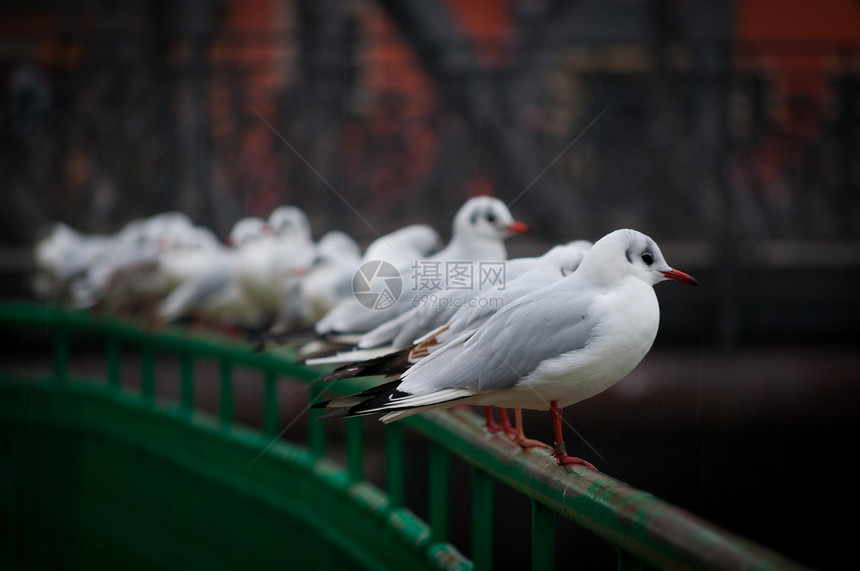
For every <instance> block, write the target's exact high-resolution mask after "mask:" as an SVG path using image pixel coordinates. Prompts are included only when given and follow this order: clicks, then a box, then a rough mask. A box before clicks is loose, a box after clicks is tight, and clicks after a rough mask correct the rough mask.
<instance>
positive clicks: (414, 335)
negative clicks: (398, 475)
mask: <svg viewBox="0 0 860 571" xmlns="http://www.w3.org/2000/svg"><path fill="white" fill-rule="evenodd" d="M590 247H591V242H588V241H586V240H577V241H575V242H571V243H569V244H564V245H559V246H554V247H553V248H550V250H548V251H547V252H546V253H544V254H543V255H542V256H537V257H531V258H516V259H513V260H509V261H507V262H505V277H504V283H502V284H497V285H495V286H494V285H488V286H487V287H485V288H484V290H483V291H481V290H479V291H471V290H458V292H456V293H459V292H467V294H468V297H466V294H464V296H463V298H462V300H461V301H462V303H461V304H453V303H452V304H450V305H449V306H448V307H446V308H439V307H437V306H435V305H433V304H429V303H428V304H423V305H419V306H418V307H416V308H413V309H411V310H409V311H407V312H405V313H403V314H401V315H400V316H398V317H396V318H394V319H392V320H390V321H387V322H385V323H383V324H382V325H380V326H379V327H377V328H375V329H373V330H371V331H369V332H368V333H366V334H365V335H363V336H362V337H361V340H360V341H359V343H358V345H357V347H356V348H355V349H354V350H352V351H343V352H340V353H336V354H334V355H330V356H321V357H317V358H312V359H308V360H307V361H306V364H308V365H330V364H337V363H341V364H343V363H346V364H347V365H345V366H343V367H340V368H338V369H336V370H335V371H334V373H337V372H340V371H343V370H355V369H359V370H360V369H361V365H362V363H361V362H360V361H368V360H372V363H371V365H372V366H371V369H372V370H373V371H374V372H372V373H364V374H354V375H350V376H366V375H378V374H383V373H388V374H390V373H391V372H397V373H400V372H402V370H397V371H390V370H389V371H382V370H380V367H379V366H380V364H383V363H384V362H385V360H386V359H385V358H386V357H387V358H389V359H388V360H390V361H400V362H401V363H402V359H401V358H400V357H402V355H403V353H404V350H405V353H407V354H408V353H409V352H410V351H411V350H412V349H413V348H415V346H416V345H418V344H421V343H422V342H424V346H423V348H422V352H423V351H427V350H433V349H436V348H438V346H439V345H443V344H444V343H445V342H446V340H450V339H452V338H453V336H456V335H459V334H460V333H463V332H465V331H467V330H469V329H474V328H475V327H477V326H478V324H480V323H482V322H483V321H486V320H487V319H489V318H490V317H491V316H492V314H494V313H495V312H496V311H498V310H499V309H501V308H502V307H504V306H505V305H507V304H509V303H511V302H512V301H514V300H515V299H517V298H518V297H520V296H522V295H525V294H526V293H529V292H531V291H534V290H535V289H538V288H540V287H543V286H545V285H548V284H550V283H552V282H554V281H556V280H558V279H561V278H562V277H564V276H566V275H569V274H570V273H572V272H573V271H574V270H576V268H577V267H578V266H579V264H580V263H581V262H582V259H583V258H584V256H585V253H586V252H587V251H588V249H589V248H590ZM395 335H396V336H395ZM392 336H394V338H393V341H392ZM425 341H426V342H425ZM386 342H388V343H389V344H388V345H384V343H386ZM413 362H414V361H413ZM355 372H359V371H355ZM336 378H347V377H345V376H337V377H336ZM326 380H334V379H328V377H326Z"/></svg>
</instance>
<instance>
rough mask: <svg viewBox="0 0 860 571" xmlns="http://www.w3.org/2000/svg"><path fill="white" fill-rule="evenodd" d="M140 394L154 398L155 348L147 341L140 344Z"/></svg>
mask: <svg viewBox="0 0 860 571" xmlns="http://www.w3.org/2000/svg"><path fill="white" fill-rule="evenodd" d="M140 396H141V397H143V398H145V399H154V398H155V349H154V348H153V347H152V345H151V344H149V343H144V344H142V345H141V346H140Z"/></svg>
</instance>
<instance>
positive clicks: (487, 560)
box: [472, 467, 494, 571]
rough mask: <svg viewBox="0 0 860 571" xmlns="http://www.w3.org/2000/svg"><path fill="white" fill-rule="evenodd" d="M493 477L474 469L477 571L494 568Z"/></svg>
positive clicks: (474, 532) (474, 535) (473, 508)
mask: <svg viewBox="0 0 860 571" xmlns="http://www.w3.org/2000/svg"><path fill="white" fill-rule="evenodd" d="M493 482H494V480H493V477H492V476H491V475H490V474H488V473H487V472H485V471H484V470H481V469H480V468H477V467H474V468H472V562H473V563H474V564H475V570H476V571H485V570H488V569H492V568H493Z"/></svg>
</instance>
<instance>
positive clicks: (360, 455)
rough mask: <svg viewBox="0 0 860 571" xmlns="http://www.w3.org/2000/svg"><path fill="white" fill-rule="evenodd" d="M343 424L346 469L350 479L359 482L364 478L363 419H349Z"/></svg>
mask: <svg viewBox="0 0 860 571" xmlns="http://www.w3.org/2000/svg"><path fill="white" fill-rule="evenodd" d="M345 424H346V426H345V429H344V430H345V438H346V469H347V471H348V472H349V479H350V480H351V481H353V482H360V481H361V480H363V479H364V419H363V418H355V419H350V420H349V421H347V422H346V423H345Z"/></svg>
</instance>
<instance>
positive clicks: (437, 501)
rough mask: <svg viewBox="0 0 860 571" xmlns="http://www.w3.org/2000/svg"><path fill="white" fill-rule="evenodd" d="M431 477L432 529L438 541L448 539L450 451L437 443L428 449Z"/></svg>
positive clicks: (430, 511) (428, 496)
mask: <svg viewBox="0 0 860 571" xmlns="http://www.w3.org/2000/svg"><path fill="white" fill-rule="evenodd" d="M428 454H429V460H428V463H429V472H430V473H429V477H428V480H429V482H428V486H429V489H428V491H427V499H428V501H429V503H430V506H429V508H428V511H429V513H430V518H429V519H430V527H431V528H432V529H433V535H434V537H435V538H436V539H437V540H438V541H446V540H447V539H448V466H449V464H450V462H449V456H448V451H447V450H446V449H445V448H443V447H442V446H441V445H439V444H437V443H436V442H431V443H430V446H429V448H428Z"/></svg>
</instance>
